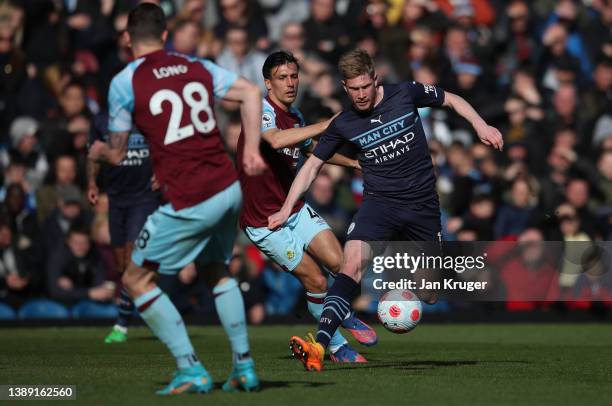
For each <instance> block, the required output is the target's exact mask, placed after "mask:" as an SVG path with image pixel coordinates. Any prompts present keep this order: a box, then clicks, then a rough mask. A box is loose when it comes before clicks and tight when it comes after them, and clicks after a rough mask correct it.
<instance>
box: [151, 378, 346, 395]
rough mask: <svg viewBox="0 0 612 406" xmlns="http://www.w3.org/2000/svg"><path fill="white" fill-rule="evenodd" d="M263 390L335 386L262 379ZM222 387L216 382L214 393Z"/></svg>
mask: <svg viewBox="0 0 612 406" xmlns="http://www.w3.org/2000/svg"><path fill="white" fill-rule="evenodd" d="M167 384H168V382H157V385H158V386H159V387H160V388H161V387H164V386H166V385H167ZM260 384H261V389H260V390H259V392H262V391H265V390H267V389H277V388H298V389H308V388H320V387H322V386H328V385H333V384H334V383H333V382H308V381H268V380H265V379H262V380H261V381H260ZM221 386H223V382H216V383H215V388H214V391H217V390H219V391H220V390H221Z"/></svg>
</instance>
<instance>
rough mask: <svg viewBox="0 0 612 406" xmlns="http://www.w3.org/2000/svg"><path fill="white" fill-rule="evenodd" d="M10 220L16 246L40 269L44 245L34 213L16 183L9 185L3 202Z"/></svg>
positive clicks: (43, 255) (43, 256) (42, 262)
mask: <svg viewBox="0 0 612 406" xmlns="http://www.w3.org/2000/svg"><path fill="white" fill-rule="evenodd" d="M2 209H3V210H5V211H6V214H7V216H8V220H9V221H10V226H11V231H12V233H13V238H14V239H15V241H17V242H18V247H19V249H20V250H23V251H24V252H26V253H27V255H28V259H29V261H30V263H31V264H32V266H35V267H37V268H39V269H42V268H43V266H44V262H45V249H44V248H45V247H44V244H43V240H42V235H41V231H40V226H39V225H38V221H37V219H36V214H35V213H34V212H33V211H32V210H31V209H30V208H28V206H27V196H26V193H25V191H24V189H23V187H22V186H21V185H20V184H18V183H13V184H11V185H9V186H8V187H7V189H6V197H5V199H4V203H3V207H2Z"/></svg>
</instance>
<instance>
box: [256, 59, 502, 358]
mask: <svg viewBox="0 0 612 406" xmlns="http://www.w3.org/2000/svg"><path fill="white" fill-rule="evenodd" d="M338 66H339V70H340V73H341V76H342V78H343V80H342V85H343V87H344V90H345V91H346V93H347V94H348V96H349V98H350V99H351V102H352V108H351V109H350V110H347V111H344V112H342V113H341V114H340V115H339V116H337V117H336V118H335V119H334V120H333V121H332V123H331V124H330V125H329V127H328V128H327V130H326V131H325V132H324V133H323V135H322V136H321V138H320V140H319V143H318V144H317V146H316V148H315V150H314V153H313V155H312V156H311V157H310V158H308V160H307V161H306V162H305V163H304V166H303V167H302V168H301V170H300V172H298V175H297V176H296V178H295V180H294V181H293V184H292V186H291V189H290V191H289V194H288V196H287V199H286V200H285V203H284V205H283V207H282V208H281V209H280V211H279V212H277V213H275V214H273V215H272V216H270V217H269V219H268V227H269V228H270V229H275V228H277V227H279V226H281V225H283V224H284V223H285V222H286V221H287V218H288V217H289V215H290V213H291V210H292V208H293V206H294V204H296V202H297V201H298V199H299V197H300V196H301V195H302V193H304V192H305V191H306V190H308V188H309V187H310V185H311V183H312V182H313V181H314V179H315V178H316V176H317V173H318V172H319V169H320V168H321V166H322V165H323V163H324V162H325V161H326V160H327V159H329V157H330V156H331V155H333V154H334V153H335V152H336V151H337V150H338V149H339V148H340V147H342V146H343V145H344V144H346V143H352V144H354V145H355V146H356V147H357V149H358V151H359V152H358V159H359V163H360V166H361V167H362V170H363V179H364V200H363V203H362V205H361V207H360V208H359V211H358V212H357V213H356V214H355V216H354V217H353V222H352V223H351V225H350V226H349V229H348V230H347V242H346V244H345V246H344V263H343V265H342V269H341V271H340V273H339V274H338V277H337V279H336V281H335V283H334V285H333V286H332V287H331V289H330V290H329V292H328V295H327V297H326V298H325V304H324V308H323V313H322V314H321V318H320V322H319V330H318V331H317V334H316V341H314V340H310V341H306V340H303V339H301V338H299V337H295V336H294V337H292V338H291V342H290V347H291V349H292V352H293V354H294V356H296V357H297V358H298V359H300V360H301V361H302V363H303V364H304V366H305V367H306V369H308V370H321V368H322V367H323V354H324V353H325V348H326V347H327V346H328V344H329V341H330V338H331V335H332V334H333V332H334V331H336V329H337V328H338V325H339V324H340V323H341V321H342V320H343V318H344V317H345V316H346V314H348V313H349V312H350V311H351V305H350V303H351V301H352V298H353V293H354V292H355V290H356V289H357V287H358V284H359V282H360V281H361V277H362V273H363V271H364V270H365V269H366V266H367V265H368V259H369V257H370V256H371V255H369V254H368V253H369V252H371V251H370V249H371V248H370V246H369V245H368V244H367V242H368V241H405V240H411V241H426V242H427V241H439V240H440V231H441V225H440V208H439V203H438V195H437V192H436V177H435V174H434V168H433V164H432V161H431V157H430V155H429V148H428V145H427V140H426V138H425V134H424V132H423V127H422V124H421V122H420V118H419V114H418V111H417V108H419V107H439V106H447V107H450V108H452V109H453V110H455V111H456V112H457V113H458V114H460V115H461V116H463V117H464V118H465V119H466V120H468V121H469V122H470V123H471V124H472V126H473V127H474V130H475V131H476V134H477V135H478V138H479V139H480V140H481V141H482V142H483V143H484V144H486V145H490V146H492V147H494V148H496V149H499V150H501V149H502V147H503V139H502V136H501V133H500V132H499V131H498V130H497V129H496V128H494V127H491V126H489V125H488V124H487V123H486V122H485V121H484V120H483V119H482V118H481V117H480V115H479V114H478V113H477V112H476V111H475V110H474V109H473V108H472V106H470V104H469V103H468V102H466V101H465V100H464V99H463V98H461V97H459V96H457V95H455V94H452V93H450V92H445V91H444V90H443V89H441V88H439V87H437V86H432V85H424V84H421V83H417V82H412V81H409V82H402V83H399V84H394V85H378V83H377V77H376V73H375V71H374V62H373V61H372V59H371V58H370V56H369V55H368V54H367V53H366V52H365V51H362V50H355V51H351V52H349V53H347V54H346V55H344V56H343V57H342V58H341V59H340V62H339V65H338Z"/></svg>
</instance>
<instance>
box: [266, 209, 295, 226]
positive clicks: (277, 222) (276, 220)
mask: <svg viewBox="0 0 612 406" xmlns="http://www.w3.org/2000/svg"><path fill="white" fill-rule="evenodd" d="M290 214H291V212H289V213H286V212H285V211H283V209H281V210H280V211H277V212H276V213H274V214H273V215H271V216H269V217H268V229H269V230H276V229H277V228H278V227H280V226H282V225H283V224H285V223H286V222H287V219H289V215H290Z"/></svg>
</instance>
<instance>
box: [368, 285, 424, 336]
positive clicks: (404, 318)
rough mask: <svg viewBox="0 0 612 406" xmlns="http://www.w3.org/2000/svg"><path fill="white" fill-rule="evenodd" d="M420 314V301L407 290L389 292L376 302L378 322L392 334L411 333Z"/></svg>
mask: <svg viewBox="0 0 612 406" xmlns="http://www.w3.org/2000/svg"><path fill="white" fill-rule="evenodd" d="M422 314H423V306H422V305H421V301H420V300H419V298H417V296H416V295H415V294H414V293H412V292H411V291H409V290H401V289H395V290H390V291H389V292H387V293H385V294H384V295H382V297H381V298H380V301H379V302H378V311H377V315H378V320H380V322H381V323H382V325H383V326H385V328H386V329H387V330H389V331H390V332H392V333H396V334H403V333H407V332H409V331H412V330H413V329H414V328H415V327H416V326H417V324H419V321H420V320H421V315H422Z"/></svg>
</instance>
